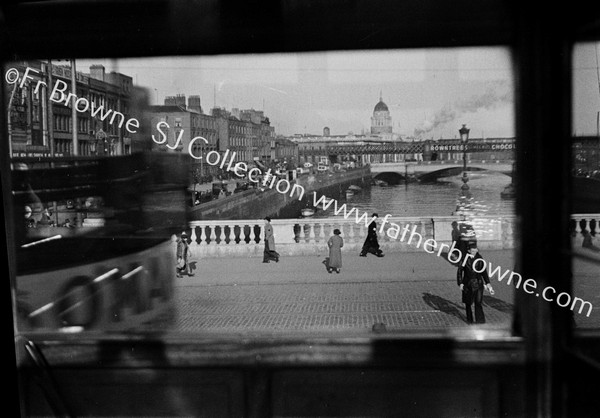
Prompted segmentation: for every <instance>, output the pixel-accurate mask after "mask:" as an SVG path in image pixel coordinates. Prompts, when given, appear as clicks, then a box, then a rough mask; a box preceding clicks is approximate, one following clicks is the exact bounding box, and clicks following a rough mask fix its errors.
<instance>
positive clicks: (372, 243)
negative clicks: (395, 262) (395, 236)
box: [360, 213, 384, 257]
mask: <svg viewBox="0 0 600 418" xmlns="http://www.w3.org/2000/svg"><path fill="white" fill-rule="evenodd" d="M378 217H379V215H377V214H376V213H374V214H373V220H372V221H371V223H370V224H369V228H368V232H367V238H366V239H365V242H364V244H363V247H362V251H361V252H360V256H361V257H366V256H367V253H371V254H374V255H376V256H377V257H383V255H384V254H383V251H382V250H381V248H379V241H378V240H377V222H376V219H377V218H378Z"/></svg>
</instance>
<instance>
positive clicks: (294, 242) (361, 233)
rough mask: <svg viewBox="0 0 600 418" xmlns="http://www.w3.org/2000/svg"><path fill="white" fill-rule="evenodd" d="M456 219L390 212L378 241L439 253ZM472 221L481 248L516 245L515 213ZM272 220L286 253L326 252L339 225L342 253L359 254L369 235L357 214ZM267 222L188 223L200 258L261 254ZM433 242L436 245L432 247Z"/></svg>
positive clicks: (394, 248) (387, 248)
mask: <svg viewBox="0 0 600 418" xmlns="http://www.w3.org/2000/svg"><path fill="white" fill-rule="evenodd" d="M454 221H456V222H462V220H461V217H459V216H448V217H390V218H388V219H387V223H386V224H385V225H384V226H383V227H382V224H383V218H380V219H378V221H377V223H378V235H379V243H380V245H381V247H382V249H383V251H384V252H388V253H394V252H410V251H424V249H423V247H424V245H425V243H426V242H428V244H427V250H428V252H432V253H437V252H438V249H439V248H440V245H441V244H445V245H450V244H451V237H452V222H454ZM469 222H470V223H471V225H473V228H474V230H475V233H476V237H477V241H478V246H479V247H480V248H482V249H509V248H514V244H515V242H514V241H515V232H514V231H515V222H516V218H515V217H514V216H496V217H494V216H480V217H474V218H471V219H469ZM271 224H272V226H273V232H274V235H275V243H276V250H277V252H279V253H280V254H281V255H285V256H290V255H326V254H327V240H328V239H329V237H330V236H331V235H333V230H334V229H336V228H337V229H339V230H340V231H341V233H342V234H341V236H342V238H344V248H343V252H352V251H353V252H356V253H358V252H360V250H361V248H362V245H363V242H364V240H365V238H366V235H367V228H366V226H365V224H364V222H361V223H356V222H355V221H354V218H350V219H344V218H321V219H320V218H303V219H276V220H273V221H272V222H271ZM263 226H264V221H263V220H257V219H249V220H218V221H193V222H191V223H190V224H189V227H190V229H191V235H190V238H191V241H192V242H191V248H192V251H193V252H194V253H195V254H197V255H198V256H199V257H200V258H202V257H258V256H262V252H263V247H264V241H263V236H264V232H263ZM405 229H406V232H404V230H405ZM403 233H404V238H403ZM434 245H437V247H432V246H434ZM445 251H447V249H446V250H445Z"/></svg>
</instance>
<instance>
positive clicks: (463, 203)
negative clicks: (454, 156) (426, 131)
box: [456, 125, 471, 215]
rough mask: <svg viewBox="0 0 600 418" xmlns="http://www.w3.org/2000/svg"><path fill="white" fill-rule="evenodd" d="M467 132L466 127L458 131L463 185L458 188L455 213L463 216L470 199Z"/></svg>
mask: <svg viewBox="0 0 600 418" xmlns="http://www.w3.org/2000/svg"><path fill="white" fill-rule="evenodd" d="M469 131H470V129H469V128H467V125H463V126H462V128H460V129H459V130H458V133H459V134H460V142H461V144H462V150H463V175H462V179H461V180H462V182H463V184H462V186H461V187H460V198H459V202H458V206H457V207H456V212H457V213H459V214H461V215H465V209H466V208H467V207H468V201H469V199H470V198H471V192H470V191H469V184H468V183H469V176H468V175H467V143H468V141H469Z"/></svg>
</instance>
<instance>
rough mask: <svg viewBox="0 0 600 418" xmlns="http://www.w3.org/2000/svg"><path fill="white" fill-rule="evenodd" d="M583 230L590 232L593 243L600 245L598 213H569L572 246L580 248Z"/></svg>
mask: <svg viewBox="0 0 600 418" xmlns="http://www.w3.org/2000/svg"><path fill="white" fill-rule="evenodd" d="M583 231H588V232H590V233H591V234H592V237H593V238H592V239H593V243H594V244H595V245H596V246H599V247H600V213H576V214H573V215H571V224H570V232H571V237H572V238H573V240H572V247H573V248H581V245H582V243H583V234H582V232H583Z"/></svg>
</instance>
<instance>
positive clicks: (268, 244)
mask: <svg viewBox="0 0 600 418" xmlns="http://www.w3.org/2000/svg"><path fill="white" fill-rule="evenodd" d="M271 260H275V262H276V263H279V253H278V252H277V251H275V236H274V235H273V226H272V225H271V218H270V217H268V216H267V217H266V218H265V250H264V256H263V263H269V262H270V261H271Z"/></svg>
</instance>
